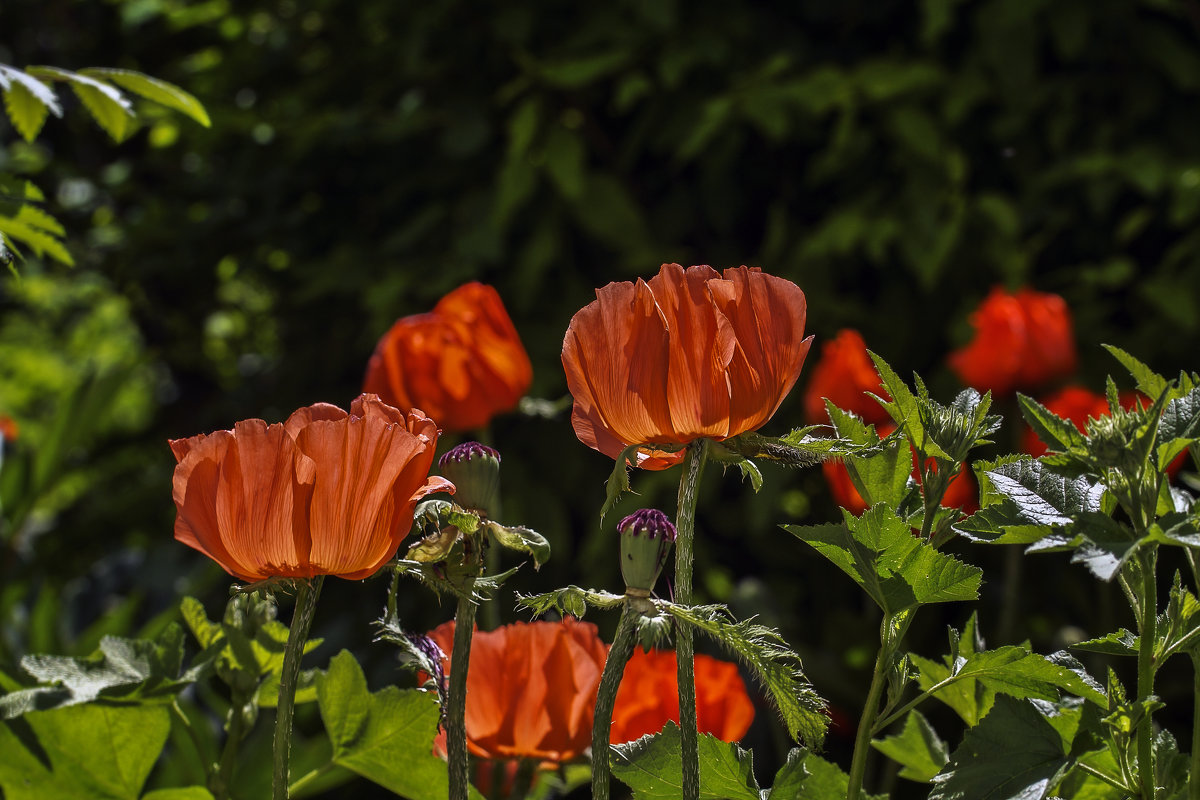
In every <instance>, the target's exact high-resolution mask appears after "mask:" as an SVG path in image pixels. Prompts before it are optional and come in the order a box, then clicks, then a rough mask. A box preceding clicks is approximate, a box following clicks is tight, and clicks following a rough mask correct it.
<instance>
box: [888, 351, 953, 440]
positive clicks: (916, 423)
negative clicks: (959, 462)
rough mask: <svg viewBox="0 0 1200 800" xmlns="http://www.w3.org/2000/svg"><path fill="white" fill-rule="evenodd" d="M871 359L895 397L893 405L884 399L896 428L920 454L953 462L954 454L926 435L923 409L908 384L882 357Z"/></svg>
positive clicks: (890, 392)
mask: <svg viewBox="0 0 1200 800" xmlns="http://www.w3.org/2000/svg"><path fill="white" fill-rule="evenodd" d="M867 355H869V356H871V360H872V361H874V362H875V369H876V371H877V372H879V378H880V381H881V382H882V383H883V388H885V389H887V392H888V394H890V395H891V396H892V399H891V401H890V402H888V401H884V400H882V399H880V398H876V399H877V400H879V402H880V405H882V406H883V407H884V408H885V409H886V410H887V412H888V414H889V415H890V416H891V418H892V421H893V422H895V423H896V427H898V428H900V429H901V430H902V431H904V433H905V435H907V436H908V438H909V439H910V440H911V441H912V442H913V443H914V444H915V445H916V447H917V449H918V450H924V451H925V455H926V456H929V457H936V458H945V459H949V460H951V461H952V460H953V459H952V458H950V454H949V453H946V452H945V451H944V450H942V448H940V447H938V445H936V444H935V443H934V442H933V441H932V440H931V439H930V438H929V436H928V435H927V433H926V431H925V423H924V421H923V417H922V414H921V405H920V402H919V401H918V400H917V397H916V395H914V394H913V393H912V391H910V390H909V388H908V384H906V383H905V382H904V381H903V380H901V379H900V376H899V375H897V374H896V372H895V370H893V369H892V368H891V367H890V366H889V365H888V363H887V362H886V361H884V360H883V358H881V357H880V356H878V355H876V354H875V353H872V352H871V351H870V350H868V351H867ZM917 380H918V381H919V380H920V379H919V378H918V379H917Z"/></svg>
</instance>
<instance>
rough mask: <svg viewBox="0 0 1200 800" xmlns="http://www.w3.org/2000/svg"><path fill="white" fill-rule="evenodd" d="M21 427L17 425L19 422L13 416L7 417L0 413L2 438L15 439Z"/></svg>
mask: <svg viewBox="0 0 1200 800" xmlns="http://www.w3.org/2000/svg"><path fill="white" fill-rule="evenodd" d="M19 431H20V429H19V428H18V427H17V422H16V420H14V419H13V418H12V417H6V416H4V415H3V414H0V439H7V440H8V441H10V442H11V441H14V440H15V439H16V438H17V434H18V433H19Z"/></svg>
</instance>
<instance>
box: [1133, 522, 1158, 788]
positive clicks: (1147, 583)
mask: <svg viewBox="0 0 1200 800" xmlns="http://www.w3.org/2000/svg"><path fill="white" fill-rule="evenodd" d="M1140 560H1141V568H1142V570H1141V571H1142V620H1141V630H1140V631H1139V632H1138V681H1137V691H1138V700H1141V701H1144V700H1146V698H1148V697H1150V696H1151V695H1152V694H1154V669H1155V664H1154V644H1155V641H1154V640H1155V638H1156V635H1157V631H1156V630H1155V628H1156V625H1157V622H1158V615H1157V611H1158V587H1157V583H1156V581H1155V579H1154V571H1155V570H1154V568H1155V562H1156V560H1157V550H1156V546H1155V545H1150V546H1148V547H1147V549H1146V550H1145V551H1143V553H1142V556H1141V559H1140ZM1137 742H1138V747H1137V750H1138V781H1139V782H1140V783H1141V786H1142V800H1154V725H1153V723H1152V722H1151V719H1150V715H1149V714H1147V715H1146V716H1145V717H1144V718H1143V719H1142V722H1141V725H1139V726H1138V734H1137Z"/></svg>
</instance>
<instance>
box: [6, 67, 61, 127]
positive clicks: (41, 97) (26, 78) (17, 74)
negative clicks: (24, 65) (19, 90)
mask: <svg viewBox="0 0 1200 800" xmlns="http://www.w3.org/2000/svg"><path fill="white" fill-rule="evenodd" d="M0 84H2V85H3V88H4V90H5V91H7V90H9V89H10V88H12V87H14V86H18V85H20V86H23V87H25V89H26V91H28V92H29V93H30V94H32V95H33V96H34V98H35V99H36V100H37V101H38V102H39V103H41V104H42V105H43V106H45V107H46V108H47V109H49V111H50V113H52V114H54V116H56V117H61V116H62V114H63V112H62V106H61V105H60V104H59V102H58V96H57V95H55V94H54V90H53V89H51V88H50V87H49V86H47V85H46V84H44V83H42V82H41V81H40V80H38V79H37V78H36V77H34V76H33V75H30V74H29V73H28V72H24V71H22V70H19V69H17V68H16V67H10V66H8V65H7V64H0Z"/></svg>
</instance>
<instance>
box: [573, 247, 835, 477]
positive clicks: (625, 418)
mask: <svg viewBox="0 0 1200 800" xmlns="http://www.w3.org/2000/svg"><path fill="white" fill-rule="evenodd" d="M805 312H806V305H805V300H804V292H802V291H800V288H799V287H798V286H796V285H795V284H794V283H791V282H790V281H786V280H784V279H783V278H777V277H775V276H773V275H767V274H765V273H763V272H761V271H760V270H758V269H750V268H747V267H738V268H736V269H727V270H725V272H724V273H717V271H716V270H714V269H712V268H711V267H707V266H698V267H688V268H687V269H686V270H685V269H684V268H683V267H681V266H679V265H678V264H664V265H663V266H662V267H661V268H660V269H659V271H658V274H657V275H655V276H654V277H653V278H651V279H650V280H649V281H643V280H641V279H638V281H637V282H636V283H629V282H621V283H610V284H608V285H607V286H605V287H604V288H603V289H597V290H596V299H595V300H594V301H593V302H591V303H589V304H588V305H587V306H585V307H584V308H582V309H580V311H579V312H578V313H576V314H575V316H574V317H572V319H571V324H570V325H569V326H568V328H567V335H566V338H565V339H564V340H563V350H562V362H563V368H564V369H565V370H566V375H567V388H568V389H569V390H570V392H571V395H572V396H573V397H574V399H575V408H574V411H573V413H572V415H571V422H572V424H573V425H574V427H575V435H576V436H578V437H579V440H580V441H581V442H583V443H584V444H586V445H587V446H588V447H591V448H593V449H595V450H599V451H600V452H601V453H604V454H605V455H606V456H610V457H612V458H616V457H617V456H619V455H620V453H621V451H622V450H623V449H625V447H627V446H629V445H633V444H686V443H687V442H690V441H692V440H694V439H699V438H704V437H707V438H712V439H725V438H728V437H730V436H737V435H738V434H739V433H744V432H746V431H751V430H755V429H756V428H758V427H759V426H761V425H763V424H764V423H765V422H766V421H767V420H769V419H770V418H771V415H772V414H774V413H775V410H776V409H777V408H779V404H780V403H782V402H783V398H784V397H785V396H786V395H787V393H788V391H789V390H791V388H792V385H793V384H795V382H796V378H797V377H799V375H800V367H801V366H802V365H803V364H804V357H805V356H806V355H807V354H808V348H809V346H810V345H811V344H812V337H811V336H810V337H809V338H807V339H805V338H804V321H805ZM682 459H683V454H682V453H667V452H664V451H661V450H655V449H654V448H642V449H641V451H640V452H639V454H638V466H640V467H642V468H644V469H664V468H666V467H669V466H671V465H672V464H677V463H679V462H680V461H681V460H682Z"/></svg>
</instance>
